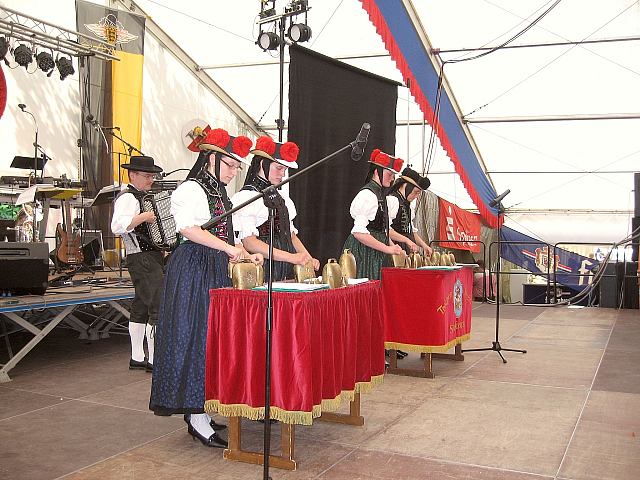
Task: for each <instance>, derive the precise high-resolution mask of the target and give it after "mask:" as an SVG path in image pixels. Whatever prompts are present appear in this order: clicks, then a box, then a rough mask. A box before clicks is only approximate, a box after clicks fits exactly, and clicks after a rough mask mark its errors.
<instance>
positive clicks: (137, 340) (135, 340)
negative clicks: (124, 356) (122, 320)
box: [129, 322, 145, 362]
mask: <svg viewBox="0 0 640 480" xmlns="http://www.w3.org/2000/svg"><path fill="white" fill-rule="evenodd" d="M144 327H145V324H144V323H135V322H129V336H130V337H131V358H132V359H133V360H135V361H136V362H142V361H143V360H144V347H143V342H144V329H145V328H144Z"/></svg>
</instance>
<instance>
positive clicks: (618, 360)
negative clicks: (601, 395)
mask: <svg viewBox="0 0 640 480" xmlns="http://www.w3.org/2000/svg"><path fill="white" fill-rule="evenodd" d="M636 343H637V342H636ZM638 365H640V351H639V350H638V346H637V345H636V350H633V351H631V350H609V349H607V351H606V352H605V354H604V357H603V358H602V364H601V365H600V368H599V369H598V375H597V376H596V379H595V382H594V384H593V390H604V391H610V392H626V393H638V394H640V369H639V368H638Z"/></svg>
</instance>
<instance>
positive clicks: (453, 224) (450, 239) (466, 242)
mask: <svg viewBox="0 0 640 480" xmlns="http://www.w3.org/2000/svg"><path fill="white" fill-rule="evenodd" d="M438 201H439V202H440V221H439V223H440V228H439V231H440V239H439V240H440V242H441V243H440V246H442V247H444V248H457V249H460V250H469V251H471V252H476V253H477V252H479V251H480V243H479V240H480V215H478V214H476V213H470V212H467V211H466V210H463V209H461V208H459V207H457V206H456V205H454V204H453V203H449V202H447V201H446V200H443V199H441V198H439V199H438Z"/></svg>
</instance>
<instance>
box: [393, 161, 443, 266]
mask: <svg viewBox="0 0 640 480" xmlns="http://www.w3.org/2000/svg"><path fill="white" fill-rule="evenodd" d="M429 185H431V181H430V180H429V179H428V178H427V177H421V176H420V174H419V173H418V172H416V171H415V170H413V169H411V168H408V167H407V168H405V169H404V170H403V171H402V175H401V176H400V178H398V179H397V180H396V181H395V183H394V184H393V186H392V187H391V189H390V190H389V194H388V196H387V197H388V198H387V200H388V203H389V218H391V219H392V221H391V230H390V235H391V240H393V241H394V242H396V243H398V244H402V245H401V247H402V248H403V249H404V251H405V252H407V253H411V252H417V251H418V249H419V248H422V249H423V250H424V253H426V254H427V255H431V252H432V248H431V247H429V245H427V243H426V242H425V241H424V240H423V239H422V237H421V236H420V235H419V234H418V231H417V229H416V227H415V225H414V224H413V218H414V215H413V211H412V208H411V206H412V202H413V201H414V200H416V199H417V198H418V197H419V196H420V194H421V193H422V192H423V191H425V190H426V189H427V188H429ZM413 205H415V204H413Z"/></svg>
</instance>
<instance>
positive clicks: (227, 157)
mask: <svg viewBox="0 0 640 480" xmlns="http://www.w3.org/2000/svg"><path fill="white" fill-rule="evenodd" d="M251 144H252V142H251V140H250V139H249V138H247V137H243V136H240V137H232V136H230V135H229V134H228V133H227V132H226V131H225V130H223V129H214V130H211V131H210V132H209V133H208V134H207V136H206V138H205V139H204V140H203V141H202V143H201V144H200V149H201V152H200V155H199V156H198V160H197V162H196V164H195V165H194V166H193V168H192V169H191V171H190V172H189V175H188V176H187V181H185V182H183V183H182V184H181V185H180V186H179V187H178V188H177V189H176V190H175V191H174V192H173V194H172V196H171V213H172V215H173V216H174V218H175V222H176V230H178V231H179V232H180V234H181V235H182V237H184V238H183V242H182V243H181V244H180V245H179V246H178V248H177V249H176V250H175V251H174V252H173V253H172V255H171V258H170V260H169V262H168V265H167V274H166V278H165V283H164V295H163V297H164V298H163V302H162V304H161V306H160V315H159V318H158V324H157V332H156V363H155V366H154V373H153V382H152V386H151V400H150V402H149V408H150V409H151V410H153V411H154V413H155V414H156V415H172V414H176V413H182V414H184V415H185V416H184V419H185V421H186V422H187V424H188V426H189V429H188V431H189V433H190V434H191V435H192V436H193V438H194V439H196V438H197V439H199V440H200V441H201V442H202V443H203V444H204V445H206V446H208V447H226V446H227V442H226V441H225V440H224V439H223V438H221V437H220V436H219V435H218V431H219V430H221V429H223V428H226V427H225V426H224V425H220V424H217V423H216V422H214V421H213V420H212V419H211V418H210V417H209V416H208V415H207V414H206V413H205V411H204V404H205V354H206V341H207V323H208V313H209V289H211V288H219V287H228V286H231V281H230V279H229V274H228V263H229V261H237V260H239V259H241V257H242V256H244V255H246V256H248V258H251V259H252V260H253V261H254V262H255V263H262V257H261V256H260V255H249V254H248V253H247V252H246V251H245V250H244V249H243V248H242V246H241V245H239V246H236V245H235V239H234V230H233V225H232V222H231V217H227V218H226V219H225V220H223V221H221V222H220V223H218V224H216V225H214V226H213V227H211V228H210V229H209V230H203V229H202V228H200V227H201V225H203V224H204V223H206V222H207V221H209V220H210V219H211V218H212V217H215V216H217V215H220V214H222V213H224V212H226V211H228V210H230V209H231V202H230V201H229V198H228V196H227V192H226V189H225V185H226V184H228V183H229V182H230V181H231V180H232V179H233V178H234V177H235V176H236V174H237V172H238V170H239V169H240V168H241V162H242V161H243V158H244V157H245V156H246V155H247V154H248V153H249V150H250V149H251Z"/></svg>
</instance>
